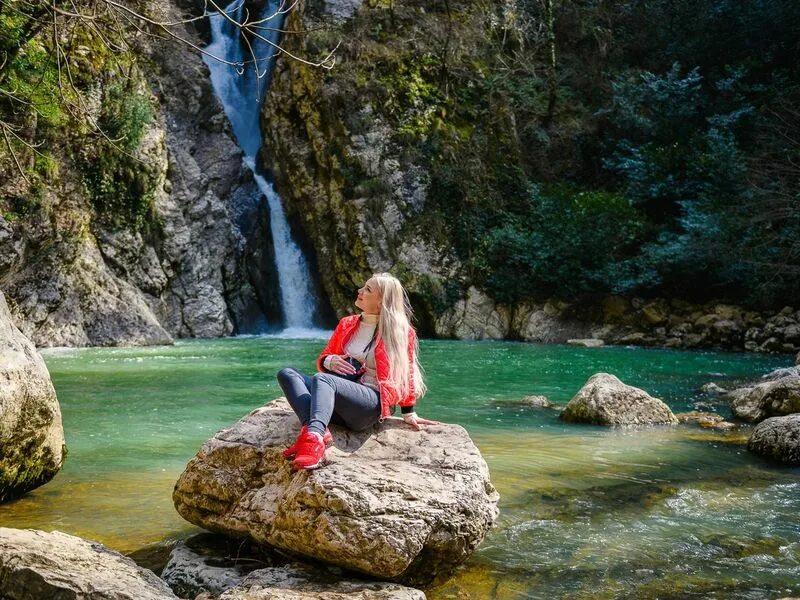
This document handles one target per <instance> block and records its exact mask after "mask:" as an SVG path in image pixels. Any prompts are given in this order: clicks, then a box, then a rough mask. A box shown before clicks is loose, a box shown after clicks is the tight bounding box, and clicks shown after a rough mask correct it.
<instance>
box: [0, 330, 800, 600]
mask: <svg viewBox="0 0 800 600" xmlns="http://www.w3.org/2000/svg"><path fill="white" fill-rule="evenodd" d="M321 344H322V342H321V341H319V340H285V339H277V338H235V339H224V340H213V341H186V342H181V343H179V344H177V345H175V346H171V347H156V348H115V349H85V350H59V351H48V352H46V353H45V359H46V361H47V364H48V367H49V369H50V372H51V375H52V377H53V382H54V384H55V387H56V391H57V392H58V396H59V400H60V401H61V406H62V411H63V418H64V429H65V433H66V438H67V444H68V447H69V457H68V459H67V462H66V465H65V468H64V469H63V471H62V472H61V473H60V474H59V475H58V476H57V477H56V478H55V479H54V480H53V481H52V482H50V483H49V484H47V485H46V486H44V487H42V488H39V489H38V490H35V491H34V492H32V493H31V494H29V495H28V496H26V497H25V498H23V499H21V500H18V501H16V502H13V503H11V504H7V505H3V506H2V507H0V526H11V527H35V528H40V529H48V530H49V529H59V530H62V531H66V532H69V533H73V534H76V535H81V536H83V537H87V538H89V539H94V540H98V541H101V542H104V543H106V544H108V545H109V546H111V547H113V548H115V549H118V550H120V551H123V552H132V551H134V550H136V549H138V548H141V547H142V546H145V545H147V544H150V543H154V542H158V541H162V540H164V539H176V538H180V537H183V536H186V535H188V534H189V533H191V532H192V531H195V528H194V527H193V526H191V525H189V524H187V523H185V522H183V521H182V520H181V519H180V518H179V517H178V516H177V514H175V512H174V509H173V508H172V501H171V492H172V486H173V484H174V482H175V480H176V479H177V477H178V475H179V474H180V472H181V471H182V469H183V467H184V466H185V464H186V462H187V461H188V460H189V459H190V458H191V457H192V456H193V455H194V453H195V452H196V450H197V449H198V447H199V446H200V445H201V444H202V443H203V442H204V441H205V440H206V439H208V438H209V437H210V436H211V435H213V433H214V432H215V431H217V430H218V429H220V428H223V427H225V426H228V425H229V424H231V423H232V422H234V421H236V420H237V419H239V418H241V417H242V416H243V415H244V414H245V413H247V412H249V411H250V410H252V409H253V408H255V407H257V406H259V405H261V404H263V403H264V402H266V401H268V400H270V399H272V398H274V397H276V396H278V395H279V394H280V391H279V389H278V386H277V384H276V382H275V379H274V374H275V373H276V372H277V371H278V370H279V369H280V368H281V367H282V366H295V367H298V368H301V369H305V370H309V371H310V370H312V369H313V361H314V358H315V357H316V353H317V352H318V351H319V349H320V347H321ZM422 360H423V363H424V365H425V367H426V371H427V378H428V383H429V387H430V393H429V395H428V396H427V397H426V398H425V399H424V400H422V401H421V403H420V406H419V411H420V413H421V414H422V415H423V416H425V417H429V418H434V419H439V420H443V421H448V422H458V423H460V424H462V425H464V426H465V427H466V428H467V429H468V430H469V432H470V434H471V435H472V437H473V439H474V440H475V442H476V443H477V445H478V446H479V447H480V449H481V452H482V453H483V455H484V457H485V459H486V461H487V463H488V464H489V468H490V470H491V473H492V481H493V483H494V484H495V486H496V487H497V488H498V490H499V491H500V493H501V495H502V500H501V505H500V506H501V511H502V512H501V517H500V519H499V521H498V524H497V527H496V528H495V529H494V530H493V531H492V532H491V533H490V534H489V536H487V538H486V540H485V541H484V543H483V545H482V546H481V548H480V549H479V550H478V552H477V553H476V554H475V555H474V556H473V558H472V559H470V561H469V562H468V563H467V564H466V565H464V566H463V567H462V568H461V569H459V571H458V572H457V573H455V574H454V577H453V578H452V579H451V580H450V581H448V582H445V583H444V584H442V585H440V586H439V587H436V588H434V589H431V590H427V591H428V595H429V597H430V598H692V597H697V598H708V597H716V598H779V597H781V596H786V595H792V594H795V595H797V594H800V469H788V468H779V467H774V466H770V465H768V464H766V463H764V462H762V461H761V460H759V459H757V458H756V457H753V456H751V455H750V454H749V453H747V452H746V450H745V449H744V447H743V446H742V445H741V442H742V441H743V440H745V439H746V437H747V434H748V432H747V430H746V429H745V430H744V431H739V432H730V433H716V432H709V431H707V430H701V429H698V428H695V427H691V426H679V427H667V428H649V429H648V428H645V429H607V428H602V427H592V426H581V425H568V424H563V423H561V422H560V421H559V420H558V412H557V411H555V410H547V409H545V410H541V409H538V410H537V409H529V408H524V407H521V406H520V405H519V404H518V401H519V400H520V399H521V398H522V397H523V396H526V395H533V394H544V395H546V396H548V397H549V398H550V399H551V400H553V401H554V402H556V403H561V404H565V403H566V402H567V401H568V400H569V399H570V398H571V397H572V395H573V394H574V393H575V392H576V391H577V390H578V389H579V388H580V387H581V386H582V385H583V383H584V382H585V381H586V379H588V378H589V377H590V376H591V375H592V374H594V373H596V372H599V371H606V372H611V373H614V374H616V375H617V376H619V377H620V378H621V379H622V380H623V381H625V382H626V383H629V384H631V385H635V386H639V387H642V388H644V389H645V390H647V391H648V392H650V393H651V394H653V395H655V396H658V397H660V398H662V399H663V400H665V401H666V402H667V403H668V404H669V405H670V406H671V407H672V409H673V410H674V411H676V412H678V411H685V410H691V409H692V408H693V406H694V405H695V403H698V402H701V403H706V404H709V405H711V406H715V408H716V410H718V411H719V412H722V413H723V414H726V415H727V414H728V413H727V407H726V406H725V405H722V404H715V403H714V401H713V399H709V398H706V397H704V396H703V395H702V394H699V393H698V392H697V391H696V390H697V388H698V387H699V386H700V385H702V384H704V383H706V382H708V381H716V382H719V383H722V384H725V383H728V382H731V381H736V380H738V381H741V380H747V379H752V378H754V377H757V376H759V375H761V374H763V373H765V372H768V371H770V370H772V369H773V368H776V367H779V366H786V365H787V364H788V362H789V359H788V358H787V357H770V356H759V355H744V354H727V353H712V352H691V353H690V352H679V351H671V350H657V349H633V348H597V349H578V348H572V347H565V346H540V345H533V344H517V343H497V342H452V341H423V342H422Z"/></svg>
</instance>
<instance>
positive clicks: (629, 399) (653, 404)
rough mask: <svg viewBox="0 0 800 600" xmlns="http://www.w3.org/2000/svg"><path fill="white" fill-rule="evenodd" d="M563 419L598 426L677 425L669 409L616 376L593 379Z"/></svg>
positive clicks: (605, 374)
mask: <svg viewBox="0 0 800 600" xmlns="http://www.w3.org/2000/svg"><path fill="white" fill-rule="evenodd" d="M561 418H562V419H564V420H565V421H569V422H576V423H593V424H595V425H656V424H674V423H677V422H678V419H676V418H675V415H674V414H672V411H671V410H670V409H669V407H668V406H667V405H666V404H664V403H663V402H662V401H661V400H659V399H658V398H653V397H652V396H651V395H650V394H648V393H647V392H645V391H644V390H640V389H639V388H635V387H633V386H630V385H626V384H624V383H622V382H621V381H620V380H619V379H618V378H617V377H615V376H614V375H609V374H608V373H597V374H595V375H592V376H591V377H590V378H589V380H588V381H587V382H586V383H585V384H584V386H583V387H582V388H581V389H580V391H579V392H578V393H577V394H575V396H574V397H573V398H572V400H570V401H569V404H567V407H566V408H565V409H564V412H562V413H561Z"/></svg>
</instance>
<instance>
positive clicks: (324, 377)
mask: <svg viewBox="0 0 800 600" xmlns="http://www.w3.org/2000/svg"><path fill="white" fill-rule="evenodd" d="M311 379H313V380H314V383H325V384H327V385H329V386H331V387H334V383H335V381H334V379H333V375H331V374H329V373H314V375H312V376H311Z"/></svg>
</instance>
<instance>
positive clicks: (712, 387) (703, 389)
mask: <svg viewBox="0 0 800 600" xmlns="http://www.w3.org/2000/svg"><path fill="white" fill-rule="evenodd" d="M699 391H700V393H702V394H708V395H709V396H719V395H720V394H724V393H725V388H723V387H721V386H719V385H717V384H716V383H714V382H713V381H712V382H709V383H705V384H703V385H702V386H700V390H699Z"/></svg>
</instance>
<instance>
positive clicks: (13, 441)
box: [0, 293, 66, 502]
mask: <svg viewBox="0 0 800 600" xmlns="http://www.w3.org/2000/svg"><path fill="white" fill-rule="evenodd" d="M65 453H66V446H65V445H64V429H63V427H62V425H61V408H60V407H59V405H58V399H57V398H56V391H55V389H54V388H53V384H52V382H51V381H50V374H49V373H48V371H47V366H46V365H45V364H44V360H42V357H41V356H40V355H39V353H38V352H36V348H35V347H34V346H33V344H32V343H31V342H30V340H28V339H27V338H26V337H25V336H24V335H22V333H21V332H20V331H19V329H17V328H16V327H15V326H14V324H13V323H12V322H11V314H10V312H9V310H8V306H7V305H6V300H5V297H4V296H3V294H2V293H0V502H2V501H3V500H9V499H11V498H16V497H17V496H20V495H22V494H24V493H25V492H27V491H29V490H32V489H33V488H36V487H38V486H40V485H42V484H44V483H47V482H48V481H50V479H52V478H53V476H54V475H55V474H56V473H58V471H59V470H60V469H61V465H62V464H63V462H64V455H65Z"/></svg>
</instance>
